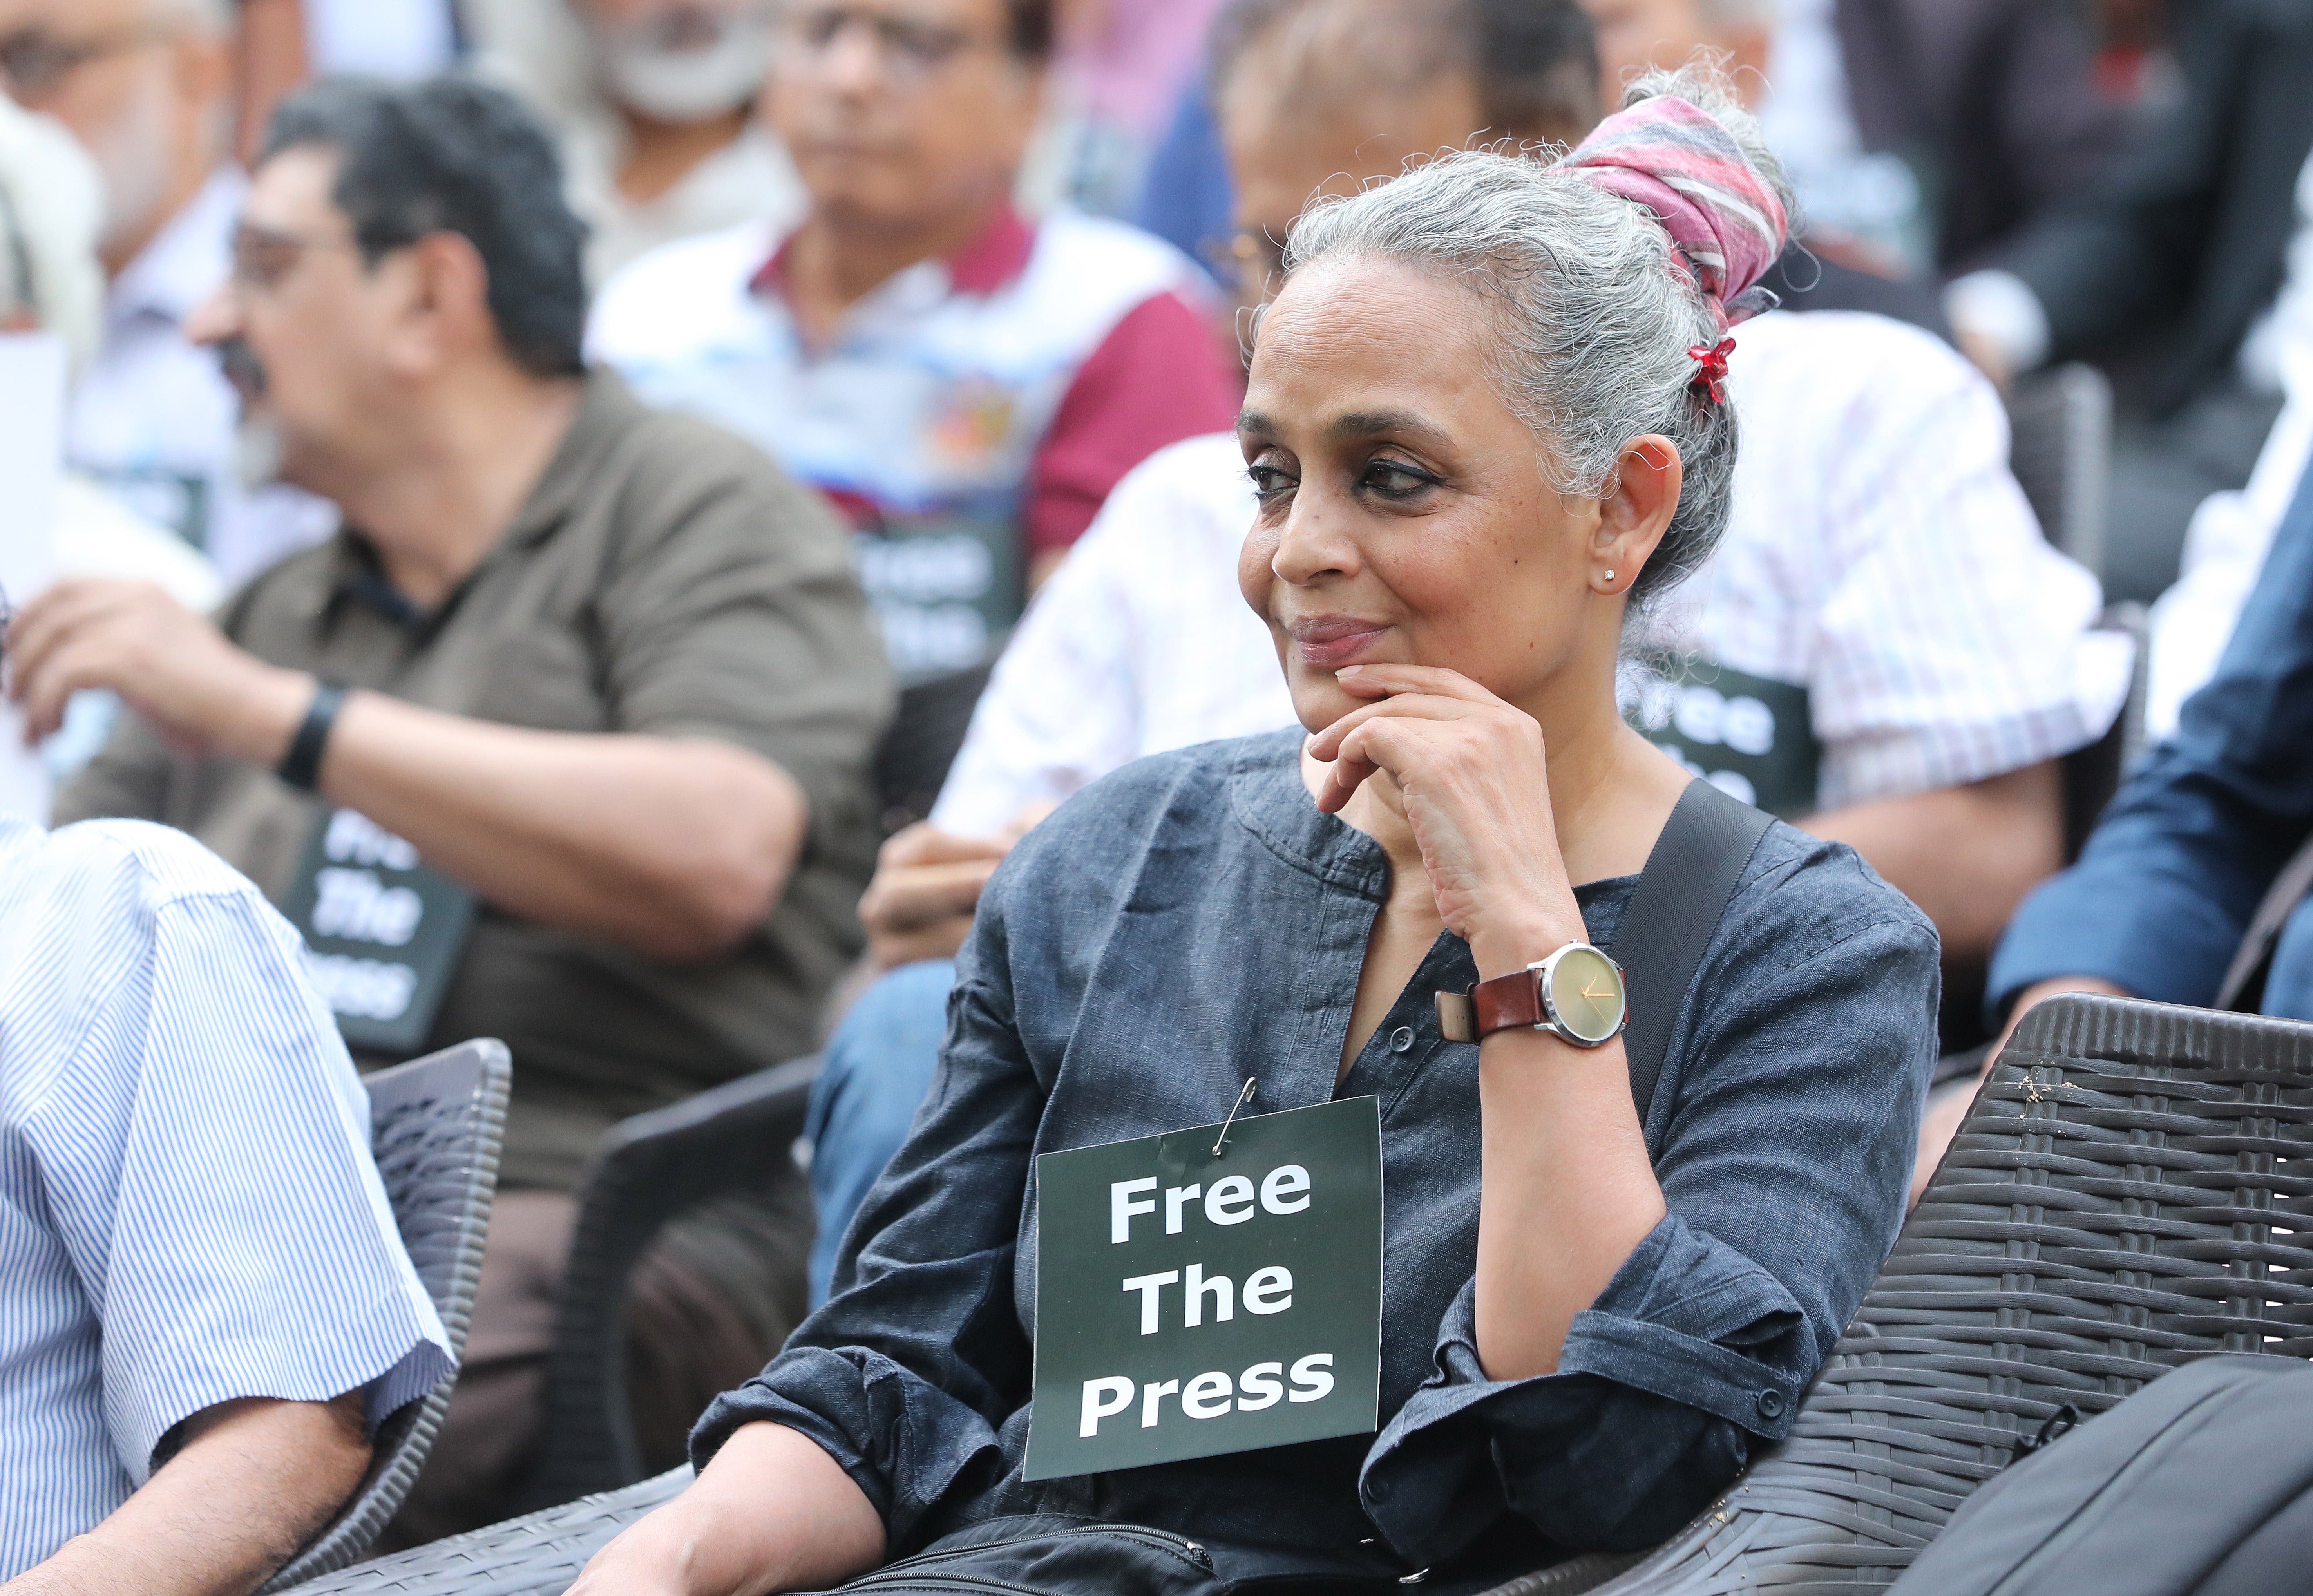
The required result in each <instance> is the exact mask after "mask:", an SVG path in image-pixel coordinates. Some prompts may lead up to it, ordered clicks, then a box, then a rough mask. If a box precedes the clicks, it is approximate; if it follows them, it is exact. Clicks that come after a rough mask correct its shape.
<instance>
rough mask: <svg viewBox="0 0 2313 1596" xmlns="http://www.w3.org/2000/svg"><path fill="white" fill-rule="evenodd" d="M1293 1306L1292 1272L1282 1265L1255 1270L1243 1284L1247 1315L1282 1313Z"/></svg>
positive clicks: (1272, 1265)
mask: <svg viewBox="0 0 2313 1596" xmlns="http://www.w3.org/2000/svg"><path fill="white" fill-rule="evenodd" d="M1291 1306H1293V1271H1292V1270H1290V1269H1288V1268H1287V1267H1284V1266H1283V1265H1282V1264H1271V1265H1270V1266H1269V1267H1267V1268H1265V1269H1255V1270H1254V1271H1253V1274H1252V1276H1251V1277H1250V1278H1248V1279H1247V1280H1246V1281H1245V1283H1244V1311H1246V1312H1247V1313H1282V1312H1284V1311H1286V1310H1287V1309H1288V1308H1290V1307H1291Z"/></svg>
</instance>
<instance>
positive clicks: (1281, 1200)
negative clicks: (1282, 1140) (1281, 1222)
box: [1261, 1163, 1309, 1214]
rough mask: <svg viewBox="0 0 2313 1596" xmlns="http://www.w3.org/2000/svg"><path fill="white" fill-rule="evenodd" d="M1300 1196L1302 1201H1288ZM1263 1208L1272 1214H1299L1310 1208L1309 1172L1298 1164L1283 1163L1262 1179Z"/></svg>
mask: <svg viewBox="0 0 2313 1596" xmlns="http://www.w3.org/2000/svg"><path fill="white" fill-rule="evenodd" d="M1296 1195H1298V1196H1299V1197H1300V1199H1301V1200H1300V1201H1298V1202H1292V1201H1289V1200H1288V1199H1289V1198H1291V1197H1295V1196H1296ZM1261 1206H1262V1207H1264V1208H1266V1209H1268V1210H1269V1211H1270V1212H1271V1214H1298V1213H1300V1212H1301V1210H1302V1209H1304V1208H1306V1207H1307V1206H1309V1171H1306V1170H1305V1169H1303V1168H1302V1167H1301V1166H1300V1165H1299V1164H1297V1163H1281V1164H1279V1165H1278V1166H1277V1167H1276V1168H1275V1169H1273V1170H1271V1171H1269V1173H1268V1174H1266V1175H1264V1176H1262V1179H1261Z"/></svg>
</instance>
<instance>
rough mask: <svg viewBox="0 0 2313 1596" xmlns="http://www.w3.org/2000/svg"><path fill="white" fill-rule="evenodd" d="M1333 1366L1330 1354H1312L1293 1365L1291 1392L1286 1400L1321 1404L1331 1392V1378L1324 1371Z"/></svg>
mask: <svg viewBox="0 0 2313 1596" xmlns="http://www.w3.org/2000/svg"><path fill="white" fill-rule="evenodd" d="M1332 1366H1333V1355H1332V1353H1330V1352H1313V1353H1311V1354H1310V1355H1308V1356H1307V1357H1306V1358H1303V1359H1302V1360H1301V1361H1300V1362H1298V1363H1297V1364H1294V1365H1293V1392H1292V1395H1291V1396H1289V1397H1288V1399H1287V1400H1288V1401H1293V1402H1321V1401H1323V1400H1324V1399H1325V1398H1327V1397H1328V1396H1331V1395H1332V1390H1333V1377H1332V1375H1331V1374H1329V1373H1327V1372H1326V1371H1327V1370H1329V1369H1331V1368H1332Z"/></svg>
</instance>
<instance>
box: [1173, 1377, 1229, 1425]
mask: <svg viewBox="0 0 2313 1596" xmlns="http://www.w3.org/2000/svg"><path fill="white" fill-rule="evenodd" d="M1229 1394H1230V1387H1229V1377H1228V1376H1227V1375H1226V1374H1224V1373H1222V1372H1220V1371H1219V1370H1218V1369H1216V1370H1214V1371H1213V1372H1211V1373H1209V1374H1200V1375H1198V1376H1197V1377H1196V1378H1195V1379H1194V1380H1192V1381H1189V1383H1188V1384H1186V1385H1184V1386H1183V1387H1182V1388H1181V1411H1182V1412H1183V1413H1185V1414H1187V1415H1188V1416H1190V1417H1191V1418H1218V1417H1220V1416H1221V1415H1222V1414H1224V1413H1227V1411H1228V1410H1229Z"/></svg>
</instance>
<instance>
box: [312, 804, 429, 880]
mask: <svg viewBox="0 0 2313 1596" xmlns="http://www.w3.org/2000/svg"><path fill="white" fill-rule="evenodd" d="M321 853H322V855H323V856H324V857H326V858H327V859H329V860H330V863H332V864H383V866H385V868H386V869H388V870H415V869H417V868H418V850H417V849H416V848H414V847H411V846H409V844H408V843H406V842H404V841H402V840H401V838H400V837H396V836H395V835H394V834H393V833H392V832H391V831H388V830H387V829H385V828H384V827H383V826H381V825H379V824H378V823H377V822H376V821H375V820H371V819H370V818H369V817H368V816H367V815H364V814H356V813H355V812H354V811H352V810H350V809H341V810H339V811H338V812H337V813H335V814H333V815H331V816H330V829H328V830H327V831H325V832H323V833H322V834H321Z"/></svg>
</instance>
